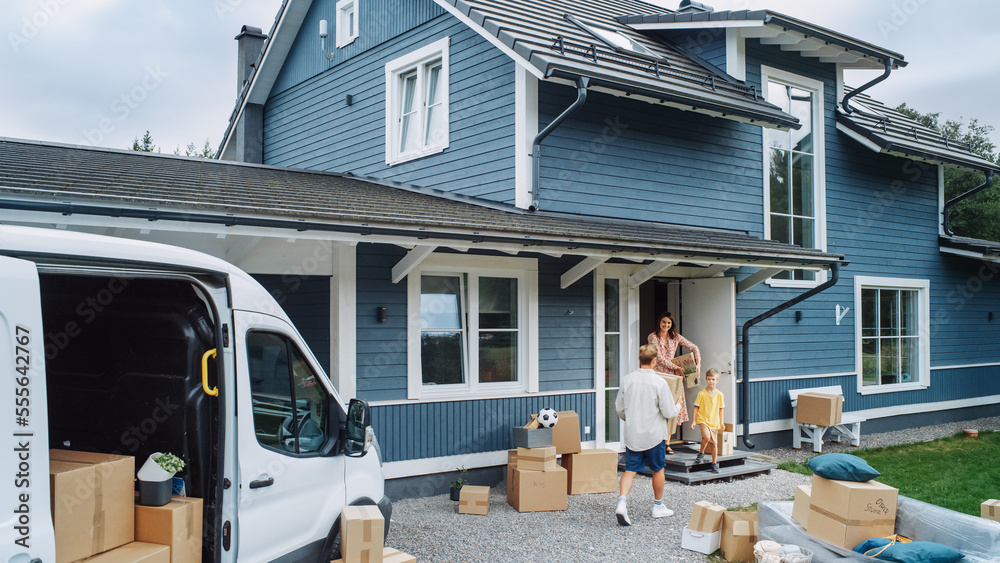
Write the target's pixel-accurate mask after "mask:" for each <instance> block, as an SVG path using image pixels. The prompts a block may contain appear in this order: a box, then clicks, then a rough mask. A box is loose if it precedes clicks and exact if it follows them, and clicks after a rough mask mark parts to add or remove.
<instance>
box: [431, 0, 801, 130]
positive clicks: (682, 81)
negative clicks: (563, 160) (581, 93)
mask: <svg viewBox="0 0 1000 563" xmlns="http://www.w3.org/2000/svg"><path fill="white" fill-rule="evenodd" d="M434 1H435V2H436V3H437V4H438V5H440V6H441V7H442V8H444V9H445V10H447V11H448V12H449V13H451V14H452V15H454V16H456V17H458V18H459V19H460V20H461V21H463V22H465V23H466V24H467V25H469V26H470V27H472V28H473V29H475V30H476V31H477V32H479V33H480V34H481V35H482V36H484V37H485V38H486V39H487V40H489V41H491V42H492V43H494V44H498V45H500V46H502V48H503V50H504V52H506V53H507V54H508V55H511V56H512V57H514V58H515V60H517V61H518V62H519V63H520V64H522V65H524V66H525V67H526V68H529V69H531V70H533V72H535V73H536V75H538V76H541V77H542V78H546V79H563V80H566V81H570V82H575V79H576V78H577V77H586V78H589V79H590V84H591V90H597V91H604V92H607V93H611V94H614V95H623V94H624V95H630V96H636V97H639V98H640V99H643V100H645V101H647V102H651V103H657V104H664V105H668V106H671V107H676V108H679V109H684V110H691V111H696V112H700V113H707V114H710V115H713V116H716V117H724V118H727V119H734V120H737V121H743V122H748V123H755V124H757V125H760V126H764V127H772V128H779V129H787V128H793V129H797V128H799V127H800V124H799V122H798V119H796V118H795V117H793V116H791V115H788V114H786V113H784V112H782V111H781V110H780V109H779V108H778V107H777V106H774V105H772V104H770V103H768V102H766V101H765V100H764V97H763V94H762V93H761V92H760V91H759V90H758V87H757V86H755V85H748V84H746V83H744V82H741V81H739V80H736V79H734V78H732V77H729V79H728V80H727V79H725V78H722V77H720V76H719V73H718V72H713V71H712V70H710V69H707V68H705V67H704V66H703V65H702V64H700V63H699V62H698V61H695V60H692V59H691V58H689V57H687V56H685V54H684V53H682V52H681V51H679V50H678V49H675V48H674V47H673V46H672V45H671V44H668V43H666V42H661V41H658V40H656V39H655V38H653V37H651V36H649V35H648V34H645V33H640V32H638V31H636V30H635V29H632V28H631V27H630V26H628V25H624V24H622V23H621V22H620V21H619V19H618V16H620V15H621V14H634V13H639V14H644V15H649V16H655V15H656V14H659V13H661V12H662V10H663V8H660V7H658V6H654V5H652V4H648V3H646V2H642V1H640V0H602V1H599V2H594V1H591V0H547V1H545V2H537V1H531V0H434ZM599 29H603V30H607V31H609V32H613V33H614V35H613V36H611V35H609V36H607V37H603V36H601V34H600V33H597V32H595V31H594V30H599ZM618 37H620V38H621V39H618ZM626 45H627V46H628V47H627V48H626Z"/></svg>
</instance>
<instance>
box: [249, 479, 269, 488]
mask: <svg viewBox="0 0 1000 563" xmlns="http://www.w3.org/2000/svg"><path fill="white" fill-rule="evenodd" d="M273 484H274V477H268V478H267V479H256V480H254V481H250V488H251V489H260V488H263V487H270V486H271V485H273Z"/></svg>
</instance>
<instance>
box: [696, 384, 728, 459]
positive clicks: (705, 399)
mask: <svg viewBox="0 0 1000 563" xmlns="http://www.w3.org/2000/svg"><path fill="white" fill-rule="evenodd" d="M717 383H719V372H718V371H717V370H714V369H710V370H708V371H707V372H705V388H704V389H702V390H701V391H698V397H697V398H696V399H695V400H694V414H693V416H691V430H694V427H695V426H696V425H697V426H699V427H701V450H700V451H699V452H698V457H696V458H694V462H695V463H702V462H703V461H704V460H705V450H706V449H708V447H709V446H711V447H712V468H711V469H710V471H711V472H712V473H718V472H719V464H718V463H716V454H717V449H718V448H717V447H716V444H715V436H716V434H717V433H718V431H719V429H720V428H722V409H723V408H725V406H726V404H725V400H724V399H723V397H722V391H719V390H718V389H716V388H715V386H716V384H717Z"/></svg>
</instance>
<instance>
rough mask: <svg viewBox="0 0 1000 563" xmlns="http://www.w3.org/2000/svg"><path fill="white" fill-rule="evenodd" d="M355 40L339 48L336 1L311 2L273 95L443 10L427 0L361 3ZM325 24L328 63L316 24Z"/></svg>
mask: <svg viewBox="0 0 1000 563" xmlns="http://www.w3.org/2000/svg"><path fill="white" fill-rule="evenodd" d="M357 9H358V11H359V13H358V38H357V39H355V40H354V41H353V42H352V43H350V44H348V45H345V46H344V47H342V48H338V47H337V46H336V45H337V38H336V32H337V0H313V3H312V5H311V6H310V7H309V12H308V13H307V14H306V17H305V19H304V20H303V22H302V26H301V27H300V30H299V34H298V36H296V38H295V41H294V42H293V43H292V48H291V50H290V51H289V52H288V56H287V57H286V58H285V62H284V64H283V65H282V67H281V71H280V72H279V73H278V77H277V79H276V80H275V83H274V86H273V88H272V91H273V92H281V91H283V90H287V89H288V88H291V87H293V86H295V85H297V84H300V83H302V82H304V81H306V80H308V79H310V78H312V77H314V76H316V75H317V74H320V73H322V72H324V71H326V70H327V69H329V68H330V67H332V66H334V65H338V64H341V63H343V62H344V61H347V60H348V59H351V58H352V57H356V56H358V55H360V54H361V53H364V52H365V51H368V50H370V49H372V48H374V47H376V46H378V45H381V44H382V43H385V42H386V41H389V40H390V39H392V38H394V37H396V36H398V35H402V34H403V33H406V31H407V30H409V29H411V28H413V27H417V26H419V25H421V24H423V23H425V22H428V21H430V20H432V19H434V18H436V17H439V16H441V15H442V14H444V10H442V9H441V8H440V7H438V5H437V4H435V3H434V2H431V1H430V0H423V1H419V2H414V1H413V0H362V1H361V2H358V4H357ZM320 20H326V21H327V23H328V31H329V36H328V37H327V39H326V51H327V52H328V53H330V54H331V55H332V56H333V60H327V58H326V55H324V54H323V51H322V49H321V47H320V38H319V21H320Z"/></svg>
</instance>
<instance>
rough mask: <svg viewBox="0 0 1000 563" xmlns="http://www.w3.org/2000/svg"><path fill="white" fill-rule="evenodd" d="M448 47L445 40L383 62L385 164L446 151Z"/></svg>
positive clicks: (447, 39) (447, 40) (447, 42)
mask: <svg viewBox="0 0 1000 563" xmlns="http://www.w3.org/2000/svg"><path fill="white" fill-rule="evenodd" d="M448 45H449V38H448V37H445V38H444V39H440V40H438V41H435V42H434V43H431V44H430V45H427V46H425V47H422V48H420V49H417V50H416V51H414V52H412V53H409V54H407V55H404V56H402V57H399V58H398V59H395V60H392V61H390V62H388V63H386V65H385V91H386V112H385V163H386V164H398V163H401V162H406V161H408V160H413V159H415V158H420V157H423V156H427V155H430V154H434V153H439V152H441V151H443V150H444V149H446V148H448Z"/></svg>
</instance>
